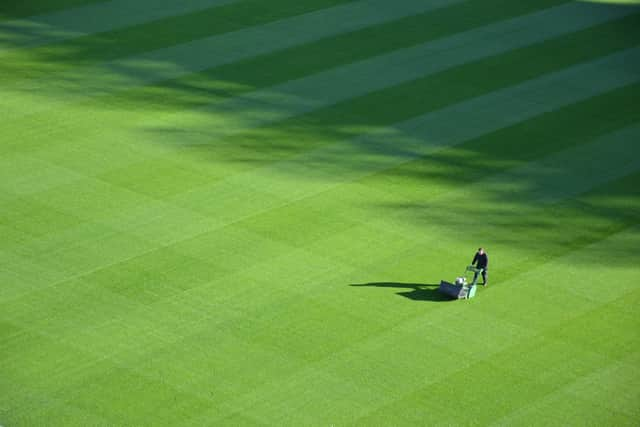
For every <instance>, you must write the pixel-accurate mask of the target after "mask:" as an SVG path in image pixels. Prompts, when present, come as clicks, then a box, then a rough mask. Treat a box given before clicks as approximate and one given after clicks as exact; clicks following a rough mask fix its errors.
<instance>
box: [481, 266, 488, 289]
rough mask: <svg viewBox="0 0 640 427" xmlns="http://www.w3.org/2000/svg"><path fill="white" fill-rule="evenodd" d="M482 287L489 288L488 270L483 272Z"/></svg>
mask: <svg viewBox="0 0 640 427" xmlns="http://www.w3.org/2000/svg"><path fill="white" fill-rule="evenodd" d="M482 285H483V286H487V270H486V269H484V270H482Z"/></svg>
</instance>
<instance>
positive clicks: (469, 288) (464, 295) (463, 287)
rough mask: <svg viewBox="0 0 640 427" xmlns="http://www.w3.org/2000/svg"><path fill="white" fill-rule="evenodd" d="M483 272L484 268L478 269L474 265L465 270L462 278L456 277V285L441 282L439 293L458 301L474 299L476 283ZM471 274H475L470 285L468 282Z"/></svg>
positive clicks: (444, 281)
mask: <svg viewBox="0 0 640 427" xmlns="http://www.w3.org/2000/svg"><path fill="white" fill-rule="evenodd" d="M482 271H483V269H482V268H476V267H474V266H473V265H470V266H468V267H467V268H466V269H465V270H464V273H463V274H462V276H460V277H456V280H455V282H454V283H451V282H447V281H446V280H441V281H440V287H439V288H438V291H440V292H442V293H443V294H445V295H449V296H450V297H453V298H456V299H469V298H473V297H474V296H476V283H477V282H478V277H479V276H480V274H482ZM469 274H473V278H472V279H471V283H470V284H469V282H468V281H467V276H468V275H469Z"/></svg>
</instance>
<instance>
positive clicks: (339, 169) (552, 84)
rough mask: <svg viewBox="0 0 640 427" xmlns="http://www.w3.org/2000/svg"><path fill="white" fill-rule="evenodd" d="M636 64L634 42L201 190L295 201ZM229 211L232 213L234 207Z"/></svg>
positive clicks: (626, 72) (610, 83) (631, 78)
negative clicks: (248, 191) (253, 192)
mask: <svg viewBox="0 0 640 427" xmlns="http://www.w3.org/2000/svg"><path fill="white" fill-rule="evenodd" d="M638 66H640V48H632V49H628V50H625V51H622V52H620V53H617V54H614V55H610V56H607V57H604V58H601V59H598V60H596V61H591V62H588V63H583V64H578V65H576V66H573V67H570V68H567V69H565V70H562V71H559V72H555V73H551V74H548V75H545V76H543V77H540V78H537V79H534V80H531V81H528V82H525V83H522V84H520V85H517V86H514V87H509V88H505V89H503V90H499V91H496V92H493V93H491V94H488V95H485V96H481V97H478V98H475V99H472V100H468V101H465V102H462V103H459V104H455V105H452V106H450V107H447V108H444V109H442V110H438V111H435V112H431V113H427V114H425V115H422V116H419V117H417V118H413V119H411V120H408V121H406V122H403V123H398V124H397V125H396V126H394V127H387V128H383V129H379V130H375V131H372V132H371V133H370V134H365V135H363V136H362V137H359V138H356V139H354V140H351V141H345V142H344V143H337V144H331V145H329V146H324V147H321V148H319V149H316V150H311V151H308V152H305V153H304V154H302V155H300V156H295V157H293V158H291V159H287V160H285V161H282V162H276V163H274V164H271V165H269V166H266V167H263V168H259V169H256V170H252V171H250V172H247V173H244V174H239V175H236V176H232V177H230V178H229V179H227V180H224V181H222V182H220V183H219V184H217V185H215V186H213V187H210V188H203V189H202V190H200V191H202V193H203V194H202V196H203V200H208V199H209V197H210V196H209V197H207V196H205V194H211V195H213V194H217V195H218V197H221V195H224V194H227V193H233V192H234V191H235V189H236V188H238V186H240V187H249V188H256V189H258V190H260V191H264V192H269V193H272V194H278V195H280V196H282V195H285V196H286V197H287V199H289V200H295V199H297V198H301V197H306V196H307V195H308V194H310V193H315V192H319V191H324V190H326V189H329V188H331V187H333V186H335V185H339V184H340V183H341V182H344V181H351V180H355V179H358V178H361V177H363V176H366V175H369V174H371V173H374V172H377V171H382V170H385V169H388V168H392V167H395V166H397V165H399V164H402V163H404V162H407V161H411V160H413V159H416V158H418V157H421V156H425V155H428V154H429V153H432V152H434V151H436V150H439V149H442V148H445V147H450V146H453V145H456V144H460V143H462V142H464V141H466V140H469V139H472V138H474V137H477V136H480V135H483V134H486V133H489V132H492V131H496V130H499V129H501V128H503V127H506V126H510V125H513V124H515V123H519V122H522V121H525V120H527V119H529V118H532V117H535V116H537V115H540V114H542V113H545V112H550V111H553V110H554V109H557V108H560V107H562V106H564V105H568V104H571V103H574V102H577V101H580V100H584V99H587V98H589V97H592V96H595V95H598V94H602V93H605V92H607V91H611V90H613V89H616V88H619V87H622V86H625V85H628V84H631V83H634V82H637V81H639V80H640V73H637V72H635V69H637V68H638ZM461 124H464V126H461ZM293 176H296V177H300V178H298V185H297V186H296V187H295V188H291V185H290V182H289V180H290V179H291V177H293ZM178 200H180V199H178ZM191 203H192V202H191ZM229 212H230V213H231V212H233V209H231V210H230V211H229ZM234 216H236V215H234Z"/></svg>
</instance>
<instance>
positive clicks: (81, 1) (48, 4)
mask: <svg viewBox="0 0 640 427" xmlns="http://www.w3.org/2000/svg"><path fill="white" fill-rule="evenodd" d="M104 1H105V0H29V1H25V0H3V1H1V2H0V20H5V19H15V18H24V17H28V16H32V15H41V14H45V13H52V12H57V11H60V10H64V9H69V8H72V7H78V6H84V5H87V4H92V3H102V2H104Z"/></svg>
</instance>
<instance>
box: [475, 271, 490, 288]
mask: <svg viewBox="0 0 640 427" xmlns="http://www.w3.org/2000/svg"><path fill="white" fill-rule="evenodd" d="M487 273H488V272H487V269H486V268H483V269H482V284H483V285H486V284H487ZM476 280H478V273H476V274H474V275H473V281H474V282H475V281H476Z"/></svg>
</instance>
